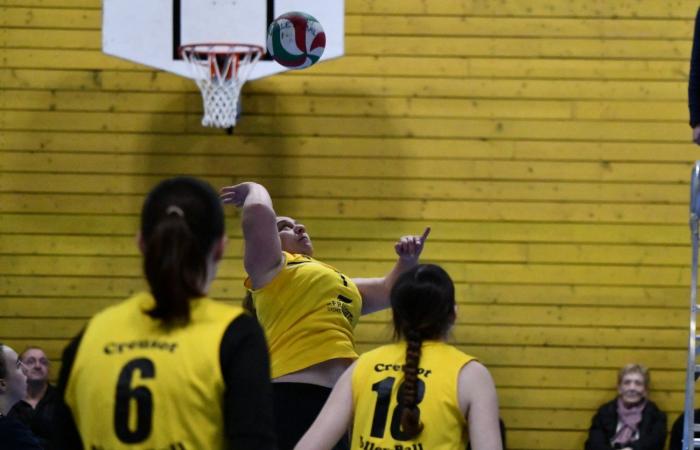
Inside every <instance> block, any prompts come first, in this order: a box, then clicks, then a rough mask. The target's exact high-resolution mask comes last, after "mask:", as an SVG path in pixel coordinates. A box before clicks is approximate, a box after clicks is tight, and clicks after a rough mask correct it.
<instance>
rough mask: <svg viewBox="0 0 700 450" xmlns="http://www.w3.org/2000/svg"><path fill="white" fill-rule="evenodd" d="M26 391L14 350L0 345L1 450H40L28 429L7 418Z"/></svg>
mask: <svg viewBox="0 0 700 450" xmlns="http://www.w3.org/2000/svg"><path fill="white" fill-rule="evenodd" d="M26 391H27V378H26V376H25V375H24V365H23V364H22V361H21V360H20V359H19V357H18V356H17V353H15V351H14V350H12V349H11V348H10V347H8V346H6V345H3V344H0V444H1V446H2V449H3V450H41V446H40V445H39V441H37V440H36V438H35V437H34V435H32V432H31V430H30V429H29V427H27V426H26V425H25V424H23V423H22V422H20V421H19V420H17V419H13V418H11V417H7V414H9V412H10V409H12V406H14V404H15V403H17V402H18V401H19V400H20V399H21V398H22V397H24V394H25V392H26Z"/></svg>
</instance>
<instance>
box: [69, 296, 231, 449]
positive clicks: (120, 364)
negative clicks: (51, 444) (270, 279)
mask: <svg viewBox="0 0 700 450" xmlns="http://www.w3.org/2000/svg"><path fill="white" fill-rule="evenodd" d="M153 305H154V300H153V297H152V296H151V295H150V294H148V293H141V294H137V295H135V296H134V297H132V298H130V299H128V300H126V301H124V302H122V303H120V304H118V305H115V306H113V307H110V308H107V309H106V310H104V311H102V312H100V313H99V314H97V315H96V316H95V317H93V318H92V319H91V320H90V322H89V323H88V325H87V328H86V329H85V332H84V334H83V337H82V339H81V341H80V345H79V347H78V352H77V355H76V357H75V361H74V363H73V366H72V369H71V371H70V375H69V378H68V383H67V386H66V392H65V400H66V403H67V404H68V406H69V407H70V409H71V411H72V413H73V417H74V419H75V423H76V425H77V428H78V430H79V432H80V435H81V438H82V441H83V445H84V447H85V448H87V449H100V450H114V449H121V448H129V449H144V450H145V449H171V448H172V449H178V450H194V449H223V448H224V431H223V396H224V388H225V386H224V379H223V374H222V373H221V363H220V357H219V355H220V344H221V339H222V337H223V335H224V332H225V331H226V329H227V328H228V326H229V325H230V324H231V322H232V321H233V320H234V319H235V318H236V317H238V316H239V315H240V314H241V313H243V310H242V309H241V308H237V307H233V306H229V305H224V304H221V303H218V302H215V301H213V300H211V299H208V298H200V299H196V300H192V301H191V304H190V305H191V306H190V308H191V323H190V324H188V325H187V326H184V327H177V328H173V329H171V330H166V329H164V328H163V327H162V326H160V325H159V321H157V320H154V319H153V318H151V317H150V316H148V315H147V314H145V312H144V311H147V310H149V309H150V308H151V307H152V306H153Z"/></svg>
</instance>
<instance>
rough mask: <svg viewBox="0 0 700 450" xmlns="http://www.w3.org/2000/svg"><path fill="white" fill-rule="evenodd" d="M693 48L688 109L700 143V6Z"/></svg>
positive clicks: (691, 125)
mask: <svg viewBox="0 0 700 450" xmlns="http://www.w3.org/2000/svg"><path fill="white" fill-rule="evenodd" d="M694 30H695V31H694V34H693V50H692V53H691V55H690V77H689V80H688V110H689V111H690V127H691V128H692V129H693V142H695V143H696V144H698V145H700V42H698V41H700V8H699V9H698V12H697V14H696V16H695V29H694Z"/></svg>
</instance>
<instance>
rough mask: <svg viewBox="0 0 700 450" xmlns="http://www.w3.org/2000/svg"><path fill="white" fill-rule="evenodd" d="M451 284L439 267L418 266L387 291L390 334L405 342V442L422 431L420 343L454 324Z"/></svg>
mask: <svg viewBox="0 0 700 450" xmlns="http://www.w3.org/2000/svg"><path fill="white" fill-rule="evenodd" d="M454 307H455V297H454V284H453V283H452V280H451V279H450V276H449V275H448V274H447V272H445V271H444V270H443V269H442V268H441V267H440V266H436V265H433V264H421V265H418V266H416V267H414V268H412V269H410V270H408V271H406V272H404V273H403V274H402V275H401V276H400V277H399V279H398V280H397V281H396V283H395V284H394V286H393V287H392V290H391V309H392V313H393V320H394V334H395V335H396V337H397V338H404V339H405V340H406V362H405V364H404V367H403V372H404V381H403V387H402V388H401V391H400V393H399V401H400V403H401V405H402V406H403V411H402V413H401V429H402V432H403V433H404V435H405V436H406V438H407V439H413V438H415V437H416V436H418V435H419V434H420V433H421V431H422V430H423V424H422V423H421V422H420V414H419V411H418V408H417V406H416V405H417V401H418V396H419V392H418V367H419V363H420V357H421V351H422V346H423V341H424V340H429V339H441V338H443V337H444V336H445V335H446V334H447V331H448V330H449V328H450V326H451V325H452V323H453V322H454V319H455V316H454Z"/></svg>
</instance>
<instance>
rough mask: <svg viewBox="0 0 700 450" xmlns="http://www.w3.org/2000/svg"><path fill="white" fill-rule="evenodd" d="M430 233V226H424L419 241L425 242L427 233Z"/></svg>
mask: <svg viewBox="0 0 700 450" xmlns="http://www.w3.org/2000/svg"><path fill="white" fill-rule="evenodd" d="M429 234H430V227H425V231H424V232H423V234H422V235H421V237H420V241H421V242H425V240H426V239H428V235H429Z"/></svg>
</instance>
